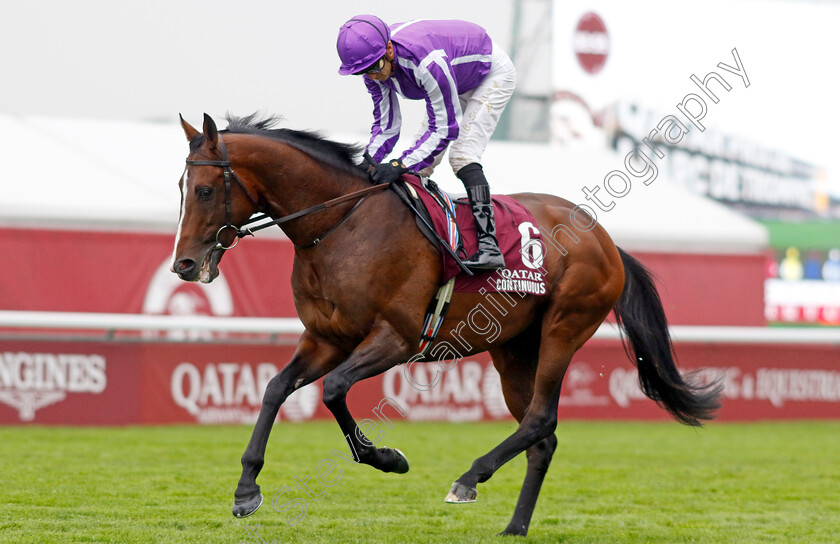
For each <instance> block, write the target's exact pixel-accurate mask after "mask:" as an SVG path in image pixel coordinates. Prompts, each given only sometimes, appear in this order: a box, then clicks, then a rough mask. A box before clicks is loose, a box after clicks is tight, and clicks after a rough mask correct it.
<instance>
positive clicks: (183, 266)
mask: <svg viewBox="0 0 840 544" xmlns="http://www.w3.org/2000/svg"><path fill="white" fill-rule="evenodd" d="M172 271H173V272H175V273H176V274H178V277H179V278H181V279H182V280H184V281H195V280H197V279H198V273H199V272H200V271H201V269H200V268H198V266H197V264H196V262H195V261H194V260H192V259H179V260H178V261H176V262H175V264H174V265H173V266H172Z"/></svg>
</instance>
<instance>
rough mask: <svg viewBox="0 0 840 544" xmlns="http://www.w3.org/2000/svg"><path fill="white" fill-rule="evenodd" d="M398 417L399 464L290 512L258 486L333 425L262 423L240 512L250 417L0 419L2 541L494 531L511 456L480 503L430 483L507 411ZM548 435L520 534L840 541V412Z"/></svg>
mask: <svg viewBox="0 0 840 544" xmlns="http://www.w3.org/2000/svg"><path fill="white" fill-rule="evenodd" d="M395 423H396V425H395V427H394V428H392V429H388V430H387V431H386V435H385V437H384V440H383V444H387V445H393V446H397V447H399V448H400V449H402V450H403V451H404V452H405V453H406V454H407V456H408V458H409V460H410V461H411V471H410V472H409V473H408V474H404V475H393V474H383V473H380V472H378V471H376V470H374V469H371V468H370V467H367V466H360V465H355V464H351V463H350V462H345V461H338V464H339V466H340V467H341V469H342V470H343V476H342V479H341V481H340V482H338V483H337V484H336V485H334V486H333V487H329V488H323V487H321V486H320V485H319V484H317V483H313V482H314V477H313V478H312V480H311V481H310V483H311V484H313V485H312V489H313V491H314V492H316V493H318V492H322V491H325V493H326V494H325V496H324V497H323V498H322V499H321V500H320V501H314V500H311V499H310V500H308V512H307V514H306V517H304V518H303V519H302V520H301V521H300V522H299V523H298V525H297V526H295V527H290V526H288V525H287V524H286V523H285V520H286V519H288V518H290V517H291V514H290V512H285V513H278V512H276V511H274V510H273V509H272V503H271V496H272V495H273V494H274V493H275V492H276V491H278V490H279V489H280V488H281V487H282V486H284V485H289V486H291V487H294V486H295V485H296V484H295V483H294V481H293V477H295V476H297V477H299V478H305V477H306V476H313V475H314V471H315V466H316V464H317V463H318V462H319V461H321V460H322V459H325V458H328V457H330V456H329V453H330V450H332V449H333V448H340V449H342V451H347V450H346V446H344V445H343V440H342V437H341V436H340V433H339V431H338V427H337V426H336V425H335V423H332V422H328V423H327V422H324V423H308V424H299V425H292V424H287V423H282V424H279V425H277V426H276V427H275V432H274V434H273V435H272V437H271V440H270V442H269V447H268V455H267V458H266V467H265V469H264V470H263V473H262V475H261V476H260V479H259V483H260V484H261V485H262V487H263V493H264V494H265V495H266V502H265V504H263V506H262V508H261V509H260V510H259V511H258V512H257V513H256V514H255V515H254V516H252V517H251V518H248V519H247V520H237V519H234V518H233V517H232V516H231V515H230V506H231V502H232V498H233V489H234V487H235V485H236V481H237V479H238V477H239V461H238V459H239V456H240V455H241V453H242V449H243V448H244V446H245V444H246V442H247V439H248V436H249V435H250V428H247V427H238V426H234V427H151V428H149V427H147V428H137V427H128V428H92V429H75V428H50V427H29V428H25V427H0V459H2V472H0V474H2V476H0V483H2V487H3V489H2V495H1V496H2V498H0V542H14V543H16V544H17V543H30V542H45V543H53V542H55V543H58V542H60V543H65V542H119V543H138V542H143V543H146V542H149V543H169V542H173V543H191V542H195V543H202V544H207V543H217V542H218V543H238V542H257V541H256V540H251V539H249V538H248V535H247V534H246V532H245V523H249V524H252V525H256V524H260V525H261V526H262V529H261V532H260V535H261V536H262V538H263V539H264V541H265V542H266V543H269V542H271V541H272V540H273V539H276V541H277V542H336V543H345V542H360V543H361V542H364V543H367V542H383V543H384V542H387V543H395V542H423V543H426V542H433V543H437V542H440V543H442V542H502V541H505V542H509V541H511V539H502V538H499V537H495V536H494V535H495V534H496V533H497V532H499V531H500V530H502V529H503V528H504V527H505V526H506V525H507V522H508V520H509V519H510V515H511V514H512V511H513V506H514V504H515V501H516V497H517V494H518V491H519V486H520V484H521V479H522V476H523V473H524V467H525V462H524V459H523V458H522V456H520V457H518V458H516V459H514V460H513V461H511V462H510V463H508V465H506V466H505V467H503V468H502V469H501V470H500V471H499V472H498V473H497V474H496V476H495V477H494V478H493V479H492V480H490V481H489V482H487V483H485V484H482V485H480V486H479V494H478V502H477V503H475V504H469V505H448V504H445V503H444V502H443V497H444V495H445V494H446V492H447V490H448V488H449V486H450V484H451V482H452V481H453V480H454V479H455V478H456V477H457V476H459V475H460V474H461V473H462V472H463V471H464V470H466V469H467V468H468V467H469V465H470V463H471V462H472V460H473V459H474V458H475V457H476V456H478V455H479V454H482V453H484V452H486V451H487V450H489V449H490V448H491V447H492V446H494V445H495V444H496V443H497V442H498V441H500V440H501V439H502V438H503V437H504V436H505V435H507V434H508V433H509V432H511V430H512V429H513V425H512V424H511V423H494V424H489V423H488V424H461V425H458V424H417V423H407V422H395ZM557 435H558V438H559V440H560V446H559V448H558V451H557V453H556V454H555V457H554V464H553V466H552V467H551V469H550V470H549V473H548V476H547V478H546V483H545V485H544V488H543V492H542V495H541V497H540V501H539V503H538V504H537V510H536V512H535V515H534V521H533V522H532V524H531V530H530V533H529V536H528V538H527V539H524V540H522V539H520V540H515V541H516V542H520V541H521V542H529V543H530V542H564V543H569V544H571V543H589V542H608V543H625V542H644V543H649V542H653V543H677V542H708V543H726V542H732V543H736V542H737V543H739V544H740V543H744V542H779V543H789V542H826V543H829V542H839V541H840V464H838V459H840V423H838V422H826V423H816V422H808V423H803V422H797V423H762V424H713V425H711V426H709V427H707V428H705V429H702V430H699V431H698V430H695V429H690V428H686V427H681V426H679V425H677V424H676V423H673V424H663V423H630V422H625V423H582V422H562V423H561V424H560V426H559V428H558V432H557ZM334 474H335V473H334ZM301 495H302V494H300V493H298V494H297V496H301ZM291 497H292V494H291V493H289V494H287V495H285V496H284V500H283V502H284V503H285V502H286V500H289V499H290V498H291Z"/></svg>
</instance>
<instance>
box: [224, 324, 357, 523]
mask: <svg viewBox="0 0 840 544" xmlns="http://www.w3.org/2000/svg"><path fill="white" fill-rule="evenodd" d="M345 357H346V354H345V353H344V352H342V351H340V350H338V349H336V348H335V347H333V346H331V345H329V344H325V343H323V342H321V341H318V340H317V339H316V338H314V337H313V336H312V335H311V334H309V333H307V332H304V333H303V335H302V336H301V338H300V341H299V342H298V347H297V350H296V351H295V354H294V355H293V356H292V360H291V361H289V364H288V365H286V366H285V367H284V368H283V370H281V371H280V372H279V373H278V374H277V375H276V376H274V377H273V378H272V379H271V381H270V382H268V385H267V386H266V388H265V394H264V395H263V402H262V408H261V409H260V415H259V416H258V417H257V423H256V424H255V425H254V431H253V432H252V433H251V440H250V441H249V442H248V447H247V448H245V453H243V454H242V476H241V477H240V478H239V484H238V485H237V486H236V493H235V495H234V497H235V500H234V503H233V515H234V516H236V517H238V518H244V517H246V516H250V515H251V514H253V513H254V512H256V511H257V509H258V508H259V507H260V505H261V504H262V501H263V496H262V494H261V493H260V486H259V485H258V484H257V475H259V473H260V470H262V467H263V463H264V462H265V447H266V444H267V443H268V435H269V434H270V433H271V427H272V425H273V424H274V419H275V418H276V417H277V411H278V410H279V409H280V405H281V404H283V402H284V401H285V400H286V397H288V396H289V395H290V394H292V393H293V392H294V391H295V390H296V389H300V388H301V387H303V386H304V385H307V384H309V383H312V382H314V381H315V380H317V379H318V378H320V377H321V376H323V375H324V374H326V373H327V372H329V371H330V370H332V369H333V368H335V367H336V366H337V365H338V364H339V363H340V362H341V361H342V360H343V359H344V358H345Z"/></svg>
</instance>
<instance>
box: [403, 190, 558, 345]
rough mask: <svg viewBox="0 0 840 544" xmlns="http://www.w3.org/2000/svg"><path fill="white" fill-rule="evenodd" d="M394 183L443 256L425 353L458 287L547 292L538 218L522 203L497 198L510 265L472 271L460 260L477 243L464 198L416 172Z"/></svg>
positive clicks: (498, 224) (499, 235)
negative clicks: (422, 177) (455, 195)
mask: <svg viewBox="0 0 840 544" xmlns="http://www.w3.org/2000/svg"><path fill="white" fill-rule="evenodd" d="M391 187H392V188H393V190H394V191H395V192H397V194H398V195H399V196H400V198H401V199H402V200H403V202H405V203H406V205H407V206H409V208H411V209H412V210H414V212H415V214H416V223H417V227H418V228H419V229H420V232H422V233H423V235H425V236H426V238H428V239H429V241H431V242H432V244H433V245H434V246H435V247H436V248H438V252H439V253H440V255H441V259H442V260H443V286H442V287H441V288H440V289H439V290H438V293H437V295H436V296H435V298H434V300H432V302H431V303H430V304H429V307H428V308H427V310H426V320H425V323H424V325H423V336H422V339H421V342H420V352H421V353H423V354H425V352H426V351H427V350H428V348H429V347H430V346H431V343H432V341H433V340H434V337H435V335H436V334H437V331H438V329H439V328H440V325H441V323H442V322H443V319H444V317H445V316H446V310H447V309H448V307H449V300H450V298H451V296H452V293H453V292H455V291H458V292H478V293H481V294H483V295H485V294H487V293H488V292H499V291H504V292H516V293H519V294H520V296H524V294H525V293H528V294H533V295H543V294H545V293H546V286H545V270H544V269H543V267H542V263H543V257H544V255H545V247H544V246H543V242H542V235H541V233H540V230H539V227H538V226H537V222H536V220H535V219H534V216H533V215H531V213H530V212H529V211H528V210H527V209H526V208H525V207H524V206H522V205H521V204H520V203H519V202H517V201H516V200H514V199H512V198H510V197H507V196H503V195H500V196H494V197H493V205H494V207H495V210H496V236H497V238H498V240H499V248H500V249H501V251H502V254H503V255H504V257H505V264H506V268H504V269H502V270H497V271H492V272H484V273H479V274H474V273H472V272H469V271H468V270H467V269H466V267H464V265H463V263H462V262H461V260H462V259H465V258H466V256H467V255H472V254H473V253H474V252H475V251H476V249H477V247H478V240H477V236H476V231H475V223H474V219H473V215H472V212H471V211H470V209H469V203H468V202H467V201H466V199H460V200H456V199H453V198H452V197H451V196H450V195H449V194H448V193H446V192H445V191H443V190H442V189H441V188H440V187H439V186H438V185H437V184H436V183H435V182H434V181H432V180H430V179H421V178H420V177H418V176H416V175H413V174H403V176H402V178H401V180H400V181H399V182H397V183H392V184H391ZM460 272H465V273H460Z"/></svg>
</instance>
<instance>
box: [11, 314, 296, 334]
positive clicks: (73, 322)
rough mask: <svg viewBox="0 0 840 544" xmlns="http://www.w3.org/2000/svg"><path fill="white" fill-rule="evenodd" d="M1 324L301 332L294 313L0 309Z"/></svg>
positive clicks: (30, 326) (72, 328)
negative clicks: (279, 315)
mask: <svg viewBox="0 0 840 544" xmlns="http://www.w3.org/2000/svg"><path fill="white" fill-rule="evenodd" d="M0 328H13V329H50V330H69V331H78V330H103V331H148V330H157V331H172V330H176V331H182V330H193V331H209V332H230V333H262V334H300V333H302V332H303V324H302V323H301V322H300V320H299V319H298V318H296V317H295V318H263V317H209V316H192V315H191V316H174V315H136V314H99V313H83V312H12V311H0Z"/></svg>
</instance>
